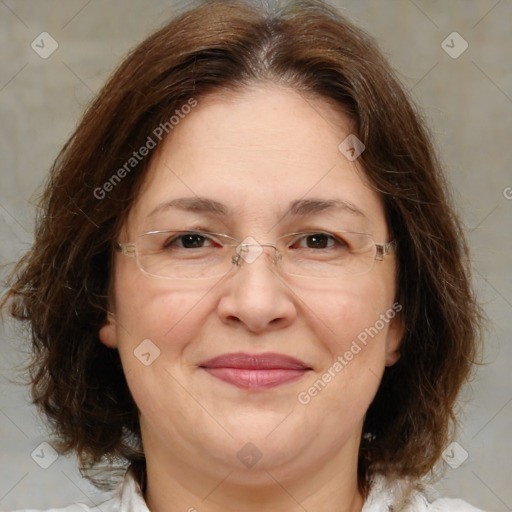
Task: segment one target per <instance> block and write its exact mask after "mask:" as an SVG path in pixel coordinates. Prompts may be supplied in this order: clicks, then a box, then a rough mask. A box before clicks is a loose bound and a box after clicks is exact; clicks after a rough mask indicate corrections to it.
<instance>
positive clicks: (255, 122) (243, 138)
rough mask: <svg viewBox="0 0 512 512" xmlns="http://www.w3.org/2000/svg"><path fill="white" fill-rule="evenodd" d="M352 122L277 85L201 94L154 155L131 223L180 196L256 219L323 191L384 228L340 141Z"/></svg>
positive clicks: (375, 200)
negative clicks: (341, 150) (340, 146)
mask: <svg viewBox="0 0 512 512" xmlns="http://www.w3.org/2000/svg"><path fill="white" fill-rule="evenodd" d="M350 127H351V120H350V119H349V118H348V116H346V115H344V114H343V113H342V111H341V109H340V108H335V107H334V105H333V104H332V103H330V102H328V101H326V100H323V99H321V98H317V97H311V96H305V95H304V94H302V93H299V92H297V91H294V90H291V89H289V88H283V87H278V86H275V85H261V86H258V87H254V88H251V89H247V90H243V91H239V92H236V93H229V94H228V93H222V94H215V95H211V96H208V97H206V98H204V99H200V100H198V105H197V106H196V107H195V108H194V109H193V110H192V111H191V113H189V114H188V115H186V116H184V117H183V118H182V119H181V120H180V122H179V124H177V125H176V126H175V127H174V129H173V130H172V132H171V135H170V136H169V137H167V139H165V140H164V141H163V143H161V146H160V147H159V148H158V150H157V151H156V153H155V154H154V155H153V160H152V162H151V165H150V168H149V170H148V174H147V176H146V177H145V182H144V185H143V187H142V190H141V192H140V194H139V197H138V198H137V201H136V203H135V205H134V207H133V208H132V211H131V212H130V224H131V223H132V222H133V223H134V224H135V225H136V226H139V227H140V226H142V225H143V223H144V220H145V219H146V218H147V217H148V216H149V215H150V213H151V212H152V211H153V210H154V209H155V207H157V206H158V205H159V204H162V203H165V202H170V201H171V202H172V201H173V200H176V199H179V198H191V197H201V198H206V199H211V200H213V201H216V202H218V203H222V204H224V205H225V206H226V207H227V208H226V209H227V211H229V212H230V213H232V214H233V215H236V216H237V218H239V219H240V220H244V219H245V220H247V221H254V222H256V221H259V222H261V223H264V222H267V221H268V222H271V220H272V218H274V220H275V217H276V215H280V214H282V212H283V211H284V210H286V209H288V207H289V206H290V204H292V203H294V202H296V201H298V200H304V199H315V200H316V199H321V200H329V201H343V202H345V203H347V204H350V205H352V206H355V207H356V208H359V209H360V210H362V211H363V212H364V213H365V214H366V215H367V216H368V218H369V220H370V221H371V223H372V226H373V228H374V229H375V230H376V231H378V230H382V229H384V230H385V223H384V211H383V206H382V201H381V199H380V197H379V196H378V194H377V193H376V192H374V191H373V190H372V189H371V187H370V186H369V184H368V183H367V180H366V178H365V174H364V171H363V169H362V167H361V166H360V164H359V162H358V161H357V160H356V161H349V160H348V159H347V158H345V156H344V155H343V154H342V153H341V152H340V150H339V148H338V147H339V145H340V143H341V142H342V141H343V140H344V139H345V138H346V137H347V136H348V135H349V134H350ZM162 211H164V210H162ZM167 211H169V210H167ZM347 211H348V209H347Z"/></svg>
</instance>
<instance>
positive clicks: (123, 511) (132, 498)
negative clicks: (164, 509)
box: [13, 471, 149, 512]
mask: <svg viewBox="0 0 512 512" xmlns="http://www.w3.org/2000/svg"><path fill="white" fill-rule="evenodd" d="M13 512H149V509H148V507H147V505H146V502H145V501H144V496H143V494H142V491H141V488H140V485H139V483H138V482H137V479H136V478H135V476H134V475H133V473H132V472H131V471H127V472H126V474H125V476H124V478H123V480H122V482H121V483H120V484H119V486H118V487H117V489H116V490H115V491H114V492H113V493H112V497H111V498H110V499H109V500H107V501H104V502H102V503H100V504H97V505H95V506H93V507H91V506H89V505H86V504H84V503H74V504H73V505H69V506H67V507H63V508H52V509H46V510H42V509H25V510H17V511H13Z"/></svg>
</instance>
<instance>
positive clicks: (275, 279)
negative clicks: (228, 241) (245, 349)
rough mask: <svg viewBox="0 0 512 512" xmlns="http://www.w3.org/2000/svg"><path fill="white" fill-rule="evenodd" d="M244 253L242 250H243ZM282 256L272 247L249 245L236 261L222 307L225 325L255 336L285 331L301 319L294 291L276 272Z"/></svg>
mask: <svg viewBox="0 0 512 512" xmlns="http://www.w3.org/2000/svg"><path fill="white" fill-rule="evenodd" d="M240 249H241V250H240ZM277 258H278V255H277V253H276V251H275V247H274V246H272V245H271V244H261V245H260V244H258V243H257V242H256V243H254V244H247V243H246V244H245V245H242V247H241V248H240V247H239V249H238V250H237V255H236V256H235V257H234V258H233V263H234V264H235V265H236V267H235V268H234V272H231V273H230V274H228V276H227V278H226V280H225V282H224V283H223V288H222V297H221V299H220V301H219V303H218V309H217V311H218V315H219V317H220V319H221V320H222V322H223V323H226V324H231V325H240V326H244V327H245V328H246V329H247V330H249V331H250V332H253V333H260V332H264V331H268V330H277V329H282V328H284V327H286V326H288V325H290V324H292V323H293V321H294V320H295V318H296V316H297V310H296V306H295V302H294V294H293V292H292V290H291V289H290V288H289V287H288V286H287V284H286V283H285V282H284V281H283V278H282V277H281V276H280V275H279V272H278V270H277V268H276V265H275V263H276V259H277Z"/></svg>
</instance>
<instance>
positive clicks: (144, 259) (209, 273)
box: [115, 230, 396, 280]
mask: <svg viewBox="0 0 512 512" xmlns="http://www.w3.org/2000/svg"><path fill="white" fill-rule="evenodd" d="M266 247H269V248H271V249H273V263H274V264H275V265H277V267H278V268H279V270H280V271H281V272H283V273H284V274H288V275H292V276H298V277H312V278H340V277H348V276H358V275H362V274H366V273H367V272H370V270H372V268H373V266H374V263H375V261H376V260H379V261H382V260H383V259H384V257H385V256H386V255H388V254H389V253H391V252H393V251H394V250H395V249H396V242H394V241H391V242H386V243H383V244H377V243H375V241H374V240H373V238H372V237H371V236H370V235H368V234H366V233H355V232H349V231H338V232H336V233H332V232H324V231H310V232H300V233H289V234H287V235H284V236H282V237H280V238H279V239H278V240H277V241H276V242H275V243H274V244H270V243H265V244H260V243H259V242H258V241H257V240H255V239H254V238H252V237H248V238H246V239H245V240H243V241H239V240H236V239H235V238H233V237H231V236H228V235H225V234H222V233H210V232H203V231H195V230H191V231H175V230H165V231H150V232H149V233H144V234H142V235H140V236H138V237H137V240H136V242H135V243H126V244H121V243H117V242H116V244H115V248H116V250H118V251H119V252H121V253H122V254H124V255H127V256H130V255H135V258H136V260H137V265H138V267H139V268H140V270H141V271H142V272H143V273H145V274H148V275H150V276H154V277H161V278H164V279H173V280H185V279H210V278H214V277H221V276H223V275H225V274H227V273H228V272H229V271H230V270H232V269H233V268H235V267H239V266H240V265H241V264H242V262H245V263H248V264H250V263H253V262H255V261H256V260H257V259H258V258H259V257H260V256H261V254H262V253H263V252H264V249H265V248H266Z"/></svg>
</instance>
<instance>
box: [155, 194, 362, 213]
mask: <svg viewBox="0 0 512 512" xmlns="http://www.w3.org/2000/svg"><path fill="white" fill-rule="evenodd" d="M170 208H177V209H179V210H184V211H188V212H199V213H207V214H213V215H219V216H222V217H226V216H227V215H229V213H230V210H229V208H228V207H227V206H226V205H224V204H222V203H219V202H218V201H214V200H213V199H208V198H206V197H180V198H178V199H172V200H170V201H166V202H164V203H161V204H159V205H158V206H156V207H155V208H154V209H153V210H152V211H151V213H149V214H148V216H147V217H148V218H149V217H152V216H154V215H156V214H157V213H159V212H161V211H164V210H168V209H170ZM328 210H343V211H346V212H348V213H350V214H352V215H355V216H359V217H363V218H367V216H366V215H365V214H364V213H363V211H362V210H361V209H359V208H358V207H357V206H356V205H354V204H353V203H351V202H350V201H345V200H340V199H298V200H296V201H292V202H291V203H290V206H289V207H288V210H287V211H286V212H285V214H284V215H285V216H286V215H288V214H290V215H294V216H305V215H313V214H316V213H321V212H325V211H328Z"/></svg>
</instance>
